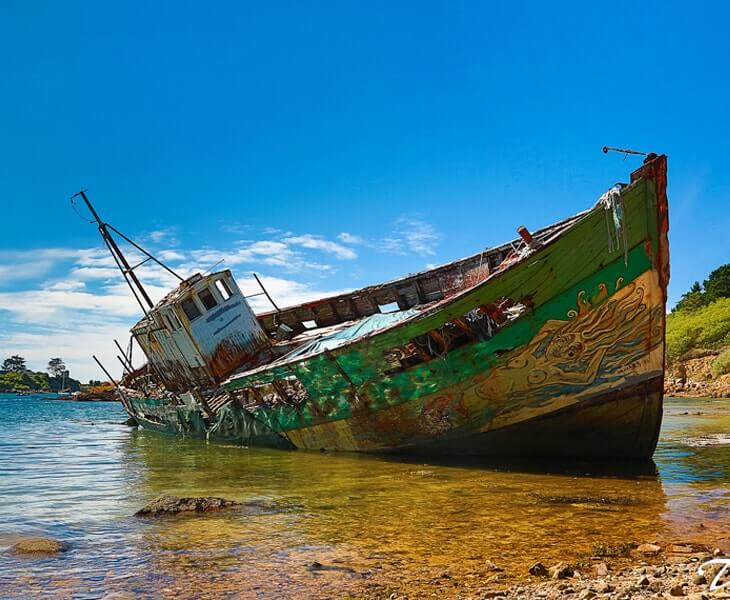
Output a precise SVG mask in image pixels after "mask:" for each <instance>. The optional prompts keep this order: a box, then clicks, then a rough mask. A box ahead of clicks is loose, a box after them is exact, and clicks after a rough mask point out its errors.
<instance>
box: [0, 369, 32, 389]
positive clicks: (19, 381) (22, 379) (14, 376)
mask: <svg viewBox="0 0 730 600" xmlns="http://www.w3.org/2000/svg"><path fill="white" fill-rule="evenodd" d="M32 383H33V382H32V380H31V379H30V377H28V375H27V374H25V373H19V372H17V371H10V372H9V373H5V374H4V375H0V389H2V390H7V391H9V392H22V391H27V390H30V389H31V388H32V385H31V384H32Z"/></svg>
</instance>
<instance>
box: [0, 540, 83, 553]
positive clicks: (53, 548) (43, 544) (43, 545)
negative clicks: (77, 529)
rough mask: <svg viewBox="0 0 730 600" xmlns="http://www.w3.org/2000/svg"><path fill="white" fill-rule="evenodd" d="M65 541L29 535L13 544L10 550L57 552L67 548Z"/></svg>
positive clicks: (64, 550) (17, 551)
mask: <svg viewBox="0 0 730 600" xmlns="http://www.w3.org/2000/svg"><path fill="white" fill-rule="evenodd" d="M68 547H69V546H68V544H67V543H66V542H60V541H58V540H54V539H51V538H44V537H29V538H23V539H22V540H20V541H19V542H17V543H16V544H14V545H13V546H12V547H11V548H10V551H11V552H12V553H13V554H58V553H60V552H66V550H68Z"/></svg>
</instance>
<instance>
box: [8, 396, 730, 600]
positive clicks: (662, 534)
mask: <svg viewBox="0 0 730 600" xmlns="http://www.w3.org/2000/svg"><path fill="white" fill-rule="evenodd" d="M729 402H730V401H727V400H686V399H668V400H667V402H666V405H665V418H664V425H663V429H662V437H661V441H660V445H659V448H658V449H657V453H656V455H655V463H653V464H650V465H648V466H645V467H642V468H639V469H637V468H633V469H631V470H628V471H627V470H626V468H625V467H620V466H615V465H613V466H612V465H604V466H603V467H602V468H601V469H600V470H597V469H596V468H595V467H590V466H589V465H587V464H580V463H576V464H567V465H566V464H561V465H557V464H553V463H542V464H535V463H485V462H484V461H481V462H472V463H467V462H464V461H462V462H440V463H436V464H435V463H433V462H428V463H426V462H424V461H423V459H417V460H416V459H414V460H412V461H410V460H407V459H394V458H384V457H371V456H359V455H342V454H340V455H337V454H318V453H304V452H284V451H270V450H261V449H244V448H239V447H232V446H222V445H215V444H206V443H205V442H202V441H194V440H181V439H176V438H167V437H164V436H161V435H158V434H154V433H151V432H146V431H143V430H134V429H130V428H128V427H125V426H123V425H121V422H122V421H123V420H124V418H125V415H124V413H123V411H122V409H121V407H119V406H118V405H115V404H106V403H100V404H93V403H75V402H61V401H57V400H51V399H44V398H41V397H16V396H11V395H0V414H2V416H3V429H2V434H0V551H2V550H5V549H6V548H7V547H8V546H10V545H11V544H12V543H13V541H14V540H15V539H17V536H18V535H29V534H30V535H49V536H52V537H56V538H59V539H62V540H65V541H68V542H70V544H71V550H70V551H69V552H67V553H65V554H63V555H60V556H58V557H55V558H45V559H39V558H21V557H16V556H12V555H7V554H6V555H3V556H2V563H3V569H2V570H1V571H0V596H2V597H22V596H35V595H41V594H42V593H44V594H47V595H51V596H54V595H62V596H70V597H79V598H87V597H88V598H97V597H101V596H103V595H104V594H105V593H107V592H109V591H126V592H130V593H133V594H136V595H137V596H141V597H160V596H170V597H172V596H184V597H220V596H225V595H229V596H231V597H244V598H247V597H267V598H268V597H277V598H278V597H297V598H312V597H342V596H345V595H348V594H349V595H352V596H354V597H359V596H362V595H368V596H378V595H383V596H384V597H387V596H388V594H389V593H390V592H391V591H401V592H405V591H408V592H410V597H417V596H419V595H421V594H424V595H429V596H430V595H432V594H434V593H435V594H436V595H437V596H440V597H451V596H454V595H456V594H458V593H461V594H465V595H467V594H468V593H469V592H470V591H473V590H475V589H478V588H479V587H482V586H484V584H485V582H486V581H488V579H489V578H490V577H494V573H491V572H489V570H488V568H487V566H486V565H487V560H488V559H489V560H491V561H493V562H494V563H497V564H498V565H499V566H501V567H503V568H504V569H505V572H504V574H502V575H500V576H503V577H505V578H506V580H508V581H509V580H510V579H514V578H518V577H523V576H524V575H525V574H526V569H527V567H528V566H529V565H530V564H531V563H532V562H534V561H536V560H541V561H543V562H545V563H550V561H557V560H558V559H562V560H569V561H573V560H575V561H580V560H587V559H588V558H589V557H590V556H591V554H593V553H595V545H596V544H614V545H615V544H620V543H624V542H632V541H640V542H641V541H646V540H653V539H666V540H672V541H678V540H686V541H696V542H704V543H709V544H711V545H713V546H720V547H724V548H725V549H727V550H730V435H728V432H730V403H729ZM597 443H600V441H597ZM159 494H174V495H219V496H224V497H226V498H230V499H237V500H247V501H251V503H250V504H249V506H248V507H247V508H246V509H244V510H243V511H230V512H225V513H219V514H214V515H208V516H202V517H184V518H176V517H173V518H165V519H140V518H136V517H134V516H133V514H134V512H135V511H136V510H138V509H139V508H140V507H141V506H142V505H144V504H145V503H146V502H147V501H148V500H150V499H151V498H153V497H155V496H157V495H159ZM317 564H319V565H321V566H317Z"/></svg>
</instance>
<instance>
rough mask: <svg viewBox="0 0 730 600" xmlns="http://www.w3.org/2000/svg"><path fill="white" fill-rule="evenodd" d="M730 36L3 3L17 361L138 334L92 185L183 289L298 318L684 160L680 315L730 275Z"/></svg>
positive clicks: (7, 262)
mask: <svg viewBox="0 0 730 600" xmlns="http://www.w3.org/2000/svg"><path fill="white" fill-rule="evenodd" d="M729 12H730V9H728V8H726V5H724V4H723V3H703V4H687V3H675V2H662V3H659V2H644V3H628V2H626V3H621V2H611V3H606V4H605V5H604V6H602V7H601V6H597V5H595V6H594V5H592V4H590V3H589V4H586V3H560V4H559V5H558V4H557V3H544V4H537V3H526V2H525V3H520V2H511V3H488V2H459V3H453V2H452V3H429V2H418V3H415V2H360V3H356V2H333V3H324V2H312V3H303V2H296V3H294V2H292V3H282V2H262V3H242V2H235V3H234V2H231V3H225V2H219V3H202V2H197V3H196V2H145V3H135V2H124V3H121V2H120V3H99V2H71V1H67V2H33V1H24V2H3V3H2V4H1V5H0V57H2V58H0V61H1V63H2V75H3V84H2V88H1V93H0V134H1V136H2V143H1V144H0V183H2V189H1V190H0V198H2V200H1V201H2V210H3V215H4V218H3V224H4V226H3V228H2V229H3V231H2V237H1V238H0V354H2V355H3V356H5V355H8V354H11V353H15V352H20V353H21V354H23V355H25V356H26V357H27V358H28V359H29V362H30V364H31V366H32V367H35V368H43V367H44V366H45V363H46V362H47V360H48V358H50V356H55V355H59V356H62V357H64V358H66V360H67V362H68V363H69V365H70V366H71V368H72V373H73V374H76V375H77V376H80V377H82V378H83V379H88V378H90V377H97V376H98V371H97V369H96V367H95V365H94V364H93V363H92V362H91V361H90V359H89V355H90V354H91V352H96V353H98V354H99V355H101V356H103V357H104V359H105V361H106V362H108V363H109V364H113V363H116V360H115V359H114V352H113V348H112V345H111V339H110V338H111V337H114V336H117V337H118V338H120V339H126V338H125V331H126V330H127V329H128V327H129V325H130V324H132V323H133V322H134V321H135V320H136V317H137V316H138V315H137V311H136V309H135V305H134V303H133V301H132V300H131V299H130V298H129V297H128V295H127V294H126V292H125V290H124V288H123V287H122V286H121V285H120V280H119V277H118V276H117V275H116V274H115V273H114V272H113V271H111V270H110V268H109V267H110V264H109V261H108V258H107V257H106V255H105V254H104V253H103V252H102V251H101V246H100V240H99V238H98V234H97V233H96V231H95V229H94V228H93V227H92V226H90V225H88V223H85V222H84V221H83V220H82V219H81V218H79V216H77V215H76V214H75V213H74V212H73V211H72V210H71V208H70V206H69V201H68V198H69V196H70V195H71V194H72V193H74V192H76V191H77V190H78V189H80V188H82V187H84V188H89V190H90V192H89V193H90V195H91V197H92V199H93V200H94V201H95V203H96V205H97V207H98V209H99V211H100V212H101V213H102V216H103V217H104V218H106V219H107V220H108V221H110V222H112V223H113V224H115V225H116V226H117V227H118V228H120V229H121V230H122V231H124V232H126V233H128V234H131V235H133V236H134V237H136V238H138V239H139V240H141V241H143V242H144V243H145V244H147V245H148V246H149V247H150V248H151V249H154V250H156V251H159V252H162V253H164V255H165V256H166V257H167V258H168V259H169V260H170V262H171V263H172V264H174V265H175V266H176V267H177V268H179V269H180V270H182V271H184V272H190V271H192V270H195V269H196V268H200V267H202V268H203V270H205V269H206V268H207V267H208V266H210V265H211V264H212V263H214V262H216V261H217V260H219V259H220V258H225V259H226V262H225V263H224V264H225V265H226V266H228V267H229V268H231V269H232V270H233V271H234V274H236V275H237V278H238V280H239V282H241V283H242V284H243V285H244V287H247V286H249V285H250V283H251V278H250V275H249V274H250V272H251V271H257V272H260V273H261V274H262V275H263V276H264V277H265V280H266V281H267V283H268V284H269V285H270V286H271V287H272V291H273V292H274V295H275V296H276V297H277V298H278V299H279V301H280V302H281V303H282V304H286V303H287V302H294V301H297V300H300V299H304V298H310V297H313V296H316V295H319V294H324V293H329V292H332V291H338V290H344V289H348V288H352V287H356V286H361V285H364V284H368V283H375V282H378V281H380V280H383V279H387V278H392V277H395V276H397V275H400V274H404V273H407V272H413V271H418V270H421V269H423V268H425V267H426V266H427V265H429V264H438V263H442V262H445V261H448V260H451V259H453V258H456V257H459V256H463V255H466V254H470V253H472V252H475V251H476V250H477V249H479V248H481V247H484V246H486V245H490V244H494V243H499V242H502V241H504V240H506V239H509V238H511V237H513V235H514V231H515V228H516V227H517V226H518V225H521V224H525V225H527V226H528V227H529V228H536V227H539V226H541V225H544V224H547V223H550V222H552V221H555V220H557V219H560V218H562V217H564V216H567V215H569V214H572V213H575V212H577V211H579V210H582V209H584V208H586V207H588V206H590V205H592V204H593V203H594V202H595V200H596V199H597V198H598V196H600V194H601V193H602V192H603V191H605V189H607V188H608V187H610V186H611V185H612V184H613V183H614V182H616V181H626V180H627V179H628V174H629V172H630V171H631V170H632V169H634V168H635V167H636V166H637V165H638V164H639V160H638V159H635V158H629V159H627V160H625V161H624V160H623V158H622V157H621V156H619V155H612V156H611V155H609V156H604V155H603V154H602V153H601V152H600V148H601V147H602V146H603V145H604V144H608V145H614V146H621V147H629V148H636V149H639V150H645V151H655V152H665V153H667V154H668V155H669V160H670V164H669V167H670V174H669V176H670V182H669V193H670V220H671V231H670V241H671V253H672V276H673V278H672V283H671V287H670V299H671V301H672V302H675V301H676V300H677V299H678V298H679V296H680V295H681V293H683V291H685V290H686V288H687V287H689V285H690V284H691V283H692V281H694V280H696V279H699V280H702V279H703V278H704V277H706V275H707V274H708V272H709V271H710V270H712V269H713V268H715V267H717V266H718V265H720V264H723V263H725V262H728V261H730V244H728V242H727V237H728V231H730V210H728V201H729V200H730V169H728V166H727V163H728V160H727V157H728V150H727V145H728V139H729V138H730V126H729V123H730V119H729V118H728V112H727V111H728V106H730V81H729V80H728V77H727V73H728V59H729V58H730V42H728V35H727V33H726V30H725V29H726V25H727V23H728V17H730V14H728V13H729ZM144 276H145V277H146V281H148V282H149V283H150V285H151V289H152V292H153V294H160V293H162V292H163V291H164V290H165V289H166V287H167V286H168V285H169V284H170V281H169V280H168V279H166V278H165V276H164V275H163V274H162V273H160V272H159V271H156V270H154V269H148V270H147V271H146V272H145V273H144ZM260 307H261V306H260Z"/></svg>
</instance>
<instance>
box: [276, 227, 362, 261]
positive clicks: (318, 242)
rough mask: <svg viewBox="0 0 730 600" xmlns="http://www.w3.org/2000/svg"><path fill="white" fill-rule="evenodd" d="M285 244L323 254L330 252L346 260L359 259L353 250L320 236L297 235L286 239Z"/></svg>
mask: <svg viewBox="0 0 730 600" xmlns="http://www.w3.org/2000/svg"><path fill="white" fill-rule="evenodd" d="M284 241H285V242H288V243H289V244H295V245H297V246H302V247H303V248H309V249H312V250H321V251H322V252H328V253H330V254H334V255H335V257H337V258H339V259H344V260H353V259H355V258H357V253H356V252H355V251H354V250H353V249H352V248H348V247H346V246H343V245H342V244H338V243H337V242H332V241H330V240H326V239H324V238H322V237H320V236H316V235H312V234H309V233H308V234H305V235H297V236H292V237H287V238H284Z"/></svg>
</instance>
